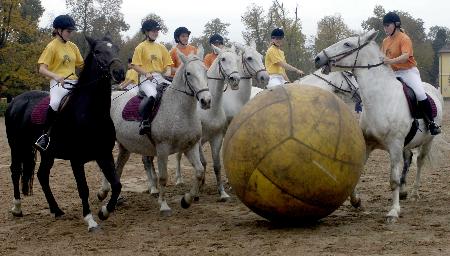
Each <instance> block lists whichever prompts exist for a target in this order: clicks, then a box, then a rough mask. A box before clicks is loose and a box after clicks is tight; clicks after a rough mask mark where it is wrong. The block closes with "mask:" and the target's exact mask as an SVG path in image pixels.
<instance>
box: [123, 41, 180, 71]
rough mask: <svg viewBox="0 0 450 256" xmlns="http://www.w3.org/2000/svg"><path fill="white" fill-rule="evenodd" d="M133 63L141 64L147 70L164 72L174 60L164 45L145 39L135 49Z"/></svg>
mask: <svg viewBox="0 0 450 256" xmlns="http://www.w3.org/2000/svg"><path fill="white" fill-rule="evenodd" d="M131 64H133V65H138V66H141V67H142V68H143V69H144V70H145V72H158V73H163V72H165V71H166V68H167V67H168V66H170V65H172V64H173V62H172V58H170V55H169V51H167V49H166V47H165V46H164V45H162V44H159V43H155V42H150V41H148V40H145V41H144V42H142V43H140V44H139V45H138V46H136V49H134V54H133V60H132V62H131Z"/></svg>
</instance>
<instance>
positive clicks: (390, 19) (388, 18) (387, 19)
mask: <svg viewBox="0 0 450 256" xmlns="http://www.w3.org/2000/svg"><path fill="white" fill-rule="evenodd" d="M390 23H394V24H395V27H396V28H399V27H400V26H401V24H402V22H401V21H400V16H398V14H397V13H395V12H388V13H386V15H384V17H383V24H384V25H386V24H390Z"/></svg>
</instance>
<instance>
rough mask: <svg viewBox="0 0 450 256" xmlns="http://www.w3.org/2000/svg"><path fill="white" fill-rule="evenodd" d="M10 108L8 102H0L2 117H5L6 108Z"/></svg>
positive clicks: (0, 114)
mask: <svg viewBox="0 0 450 256" xmlns="http://www.w3.org/2000/svg"><path fill="white" fill-rule="evenodd" d="M7 107H8V103H6V100H3V99H2V100H0V116H5V111H6V108H7Z"/></svg>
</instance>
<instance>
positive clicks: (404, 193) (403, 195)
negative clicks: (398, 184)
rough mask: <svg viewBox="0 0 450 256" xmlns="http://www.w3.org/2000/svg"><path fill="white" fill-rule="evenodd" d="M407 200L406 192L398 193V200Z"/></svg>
mask: <svg viewBox="0 0 450 256" xmlns="http://www.w3.org/2000/svg"><path fill="white" fill-rule="evenodd" d="M406 198H408V192H406V191H405V192H400V200H406Z"/></svg>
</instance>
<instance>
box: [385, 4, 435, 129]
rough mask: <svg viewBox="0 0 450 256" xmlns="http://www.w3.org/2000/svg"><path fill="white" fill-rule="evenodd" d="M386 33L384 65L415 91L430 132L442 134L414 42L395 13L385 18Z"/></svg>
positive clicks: (388, 14) (390, 13)
mask: <svg viewBox="0 0 450 256" xmlns="http://www.w3.org/2000/svg"><path fill="white" fill-rule="evenodd" d="M383 26H384V32H385V33H386V35H387V37H386V38H385V39H384V40H383V44H382V46H381V51H382V52H383V53H384V54H385V56H386V57H385V59H384V63H385V64H387V65H391V68H392V69H393V70H394V73H395V75H396V76H397V77H401V78H402V80H403V81H404V82H405V83H406V84H408V86H409V87H411V89H413V91H414V93H415V94H416V98H417V101H418V104H419V107H420V108H421V109H422V111H423V113H424V114H425V116H426V118H424V120H426V121H427V124H428V130H429V131H430V134H431V135H437V134H439V133H441V129H440V128H439V126H438V125H437V124H436V123H435V122H434V120H433V110H432V108H431V103H430V102H429V101H428V97H427V95H426V93H425V89H424V87H423V83H422V79H421V78H420V73H419V70H418V69H417V63H416V60H415V59H414V54H413V46H412V41H411V39H410V38H409V36H408V35H407V34H405V33H404V32H403V30H402V28H401V21H400V17H399V16H398V15H397V14H396V13H394V12H389V13H387V14H386V15H385V16H384V17H383Z"/></svg>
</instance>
